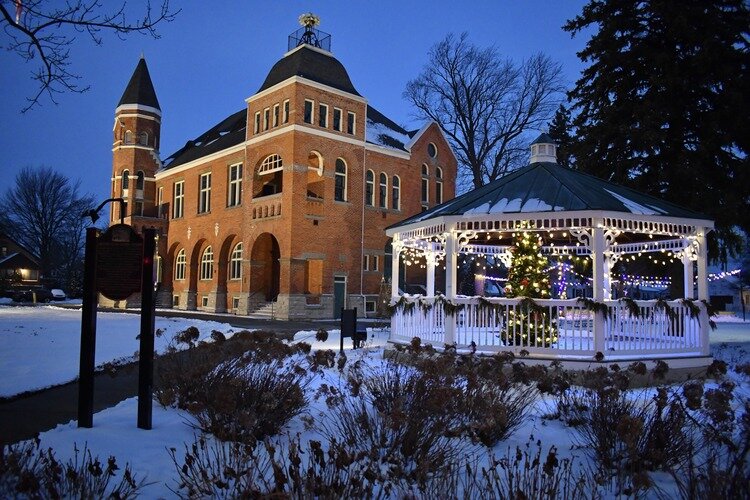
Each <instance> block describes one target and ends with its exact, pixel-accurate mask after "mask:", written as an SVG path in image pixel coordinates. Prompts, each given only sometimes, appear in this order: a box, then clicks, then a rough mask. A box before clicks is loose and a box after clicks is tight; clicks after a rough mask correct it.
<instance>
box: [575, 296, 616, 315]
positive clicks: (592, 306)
mask: <svg viewBox="0 0 750 500" xmlns="http://www.w3.org/2000/svg"><path fill="white" fill-rule="evenodd" d="M576 302H577V303H579V304H581V306H583V308H584V309H587V310H589V311H591V312H592V313H594V314H597V313H598V314H601V315H603V316H604V319H607V318H609V317H610V315H611V311H610V310H609V306H607V304H605V303H603V302H597V301H595V300H594V299H590V298H588V297H578V300H577V301H576Z"/></svg>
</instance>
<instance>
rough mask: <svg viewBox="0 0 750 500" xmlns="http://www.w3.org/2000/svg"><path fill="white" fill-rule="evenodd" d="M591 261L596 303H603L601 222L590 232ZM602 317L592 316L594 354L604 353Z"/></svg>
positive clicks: (602, 232) (603, 271) (596, 314)
mask: <svg viewBox="0 0 750 500" xmlns="http://www.w3.org/2000/svg"><path fill="white" fill-rule="evenodd" d="M591 259H592V260H593V266H592V267H593V269H592V274H593V276H592V278H593V287H594V297H593V299H594V300H595V301H596V302H603V301H604V298H605V297H604V275H605V273H606V272H607V270H606V268H605V267H606V265H607V263H606V262H605V258H604V228H603V227H602V224H601V221H598V223H597V225H596V227H594V228H592V230H591ZM604 328H605V324H604V315H603V314H602V313H600V312H596V313H595V314H594V352H601V353H604Z"/></svg>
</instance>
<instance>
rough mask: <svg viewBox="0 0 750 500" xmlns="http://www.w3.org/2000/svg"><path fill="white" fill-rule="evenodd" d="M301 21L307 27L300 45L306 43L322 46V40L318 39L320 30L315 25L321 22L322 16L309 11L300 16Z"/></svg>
mask: <svg viewBox="0 0 750 500" xmlns="http://www.w3.org/2000/svg"><path fill="white" fill-rule="evenodd" d="M299 23H300V24H301V25H302V26H304V28H305V32H304V33H303V34H302V36H301V37H300V39H299V45H302V44H303V43H306V44H308V45H312V46H313V47H320V41H319V40H318V34H317V31H318V30H316V29H315V27H316V26H318V25H319V24H320V18H319V17H318V16H316V15H315V14H313V13H312V12H308V13H306V14H302V15H301V16H299Z"/></svg>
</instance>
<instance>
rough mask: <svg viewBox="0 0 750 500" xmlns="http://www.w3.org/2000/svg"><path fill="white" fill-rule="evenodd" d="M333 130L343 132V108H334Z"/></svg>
mask: <svg viewBox="0 0 750 500" xmlns="http://www.w3.org/2000/svg"><path fill="white" fill-rule="evenodd" d="M333 130H335V131H337V132H341V110H340V109H339V108H333Z"/></svg>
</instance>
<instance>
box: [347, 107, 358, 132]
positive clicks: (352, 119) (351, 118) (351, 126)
mask: <svg viewBox="0 0 750 500" xmlns="http://www.w3.org/2000/svg"><path fill="white" fill-rule="evenodd" d="M346 133H347V134H351V135H354V134H356V133H357V114H356V113H354V112H353V111H349V112H347V113H346Z"/></svg>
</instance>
